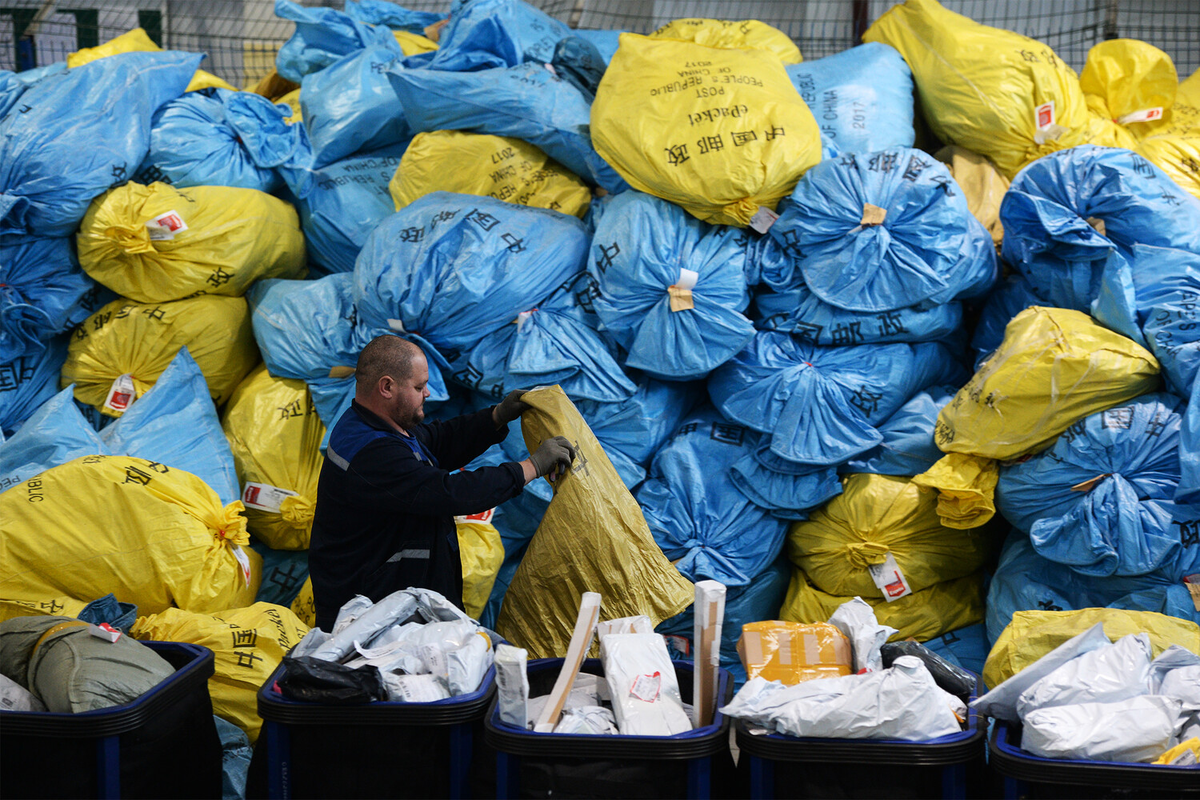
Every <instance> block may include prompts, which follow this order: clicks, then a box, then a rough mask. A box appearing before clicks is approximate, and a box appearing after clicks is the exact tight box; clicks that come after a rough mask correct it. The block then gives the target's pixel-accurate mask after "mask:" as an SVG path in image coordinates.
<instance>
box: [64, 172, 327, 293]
mask: <svg viewBox="0 0 1200 800" xmlns="http://www.w3.org/2000/svg"><path fill="white" fill-rule="evenodd" d="M76 242H77V243H78V245H79V265H80V266H81V267H83V270H84V272H86V273H87V274H88V275H90V276H91V277H92V278H94V279H95V280H97V281H99V282H100V283H102V284H104V285H105V286H107V287H108V288H110V289H112V290H113V291H114V292H116V293H117V294H119V295H121V296H122V297H128V298H130V299H131V300H136V301H138V302H139V303H165V302H169V301H171V300H179V299H180V298H184V297H191V296H193V295H196V294H216V295H230V296H234V297H240V296H241V295H243V294H245V292H246V290H247V289H249V288H250V284H252V283H254V281H256V280H259V279H260V278H302V277H304V274H305V266H304V234H303V233H301V232H300V217H299V216H298V215H297V214H296V209H295V208H294V207H293V206H292V205H291V204H290V203H285V202H284V201H282V200H280V199H279V198H278V197H272V196H271V195H269V194H266V193H265V192H260V191H258V190H257V189H236V188H232V187H229V186H193V187H191V188H189V189H176V188H175V187H174V186H171V185H170V184H167V183H157V182H156V183H152V184H150V185H149V186H143V185H141V184H140V183H126V184H124V185H122V186H118V187H117V188H115V189H109V190H108V191H107V192H105V193H104V194H102V195H100V196H99V197H97V198H96V199H95V200H93V201H92V204H91V205H90V206H89V207H88V210H87V214H85V215H84V217H83V222H82V223H80V226H79V234H78V235H77V236H76Z"/></svg>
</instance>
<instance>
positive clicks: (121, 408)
mask: <svg viewBox="0 0 1200 800" xmlns="http://www.w3.org/2000/svg"><path fill="white" fill-rule="evenodd" d="M136 399H137V389H135V388H134V386H133V376H132V375H130V374H129V373H128V372H127V373H125V374H124V375H119V376H117V379H116V380H115V381H113V384H112V388H110V389H109V390H108V397H106V398H104V407H105V408H107V409H109V410H111V411H117V412H120V413H122V414H123V413H125V410H126V409H127V408H129V406H130V404H131V403H132V402H133V401H134V400H136Z"/></svg>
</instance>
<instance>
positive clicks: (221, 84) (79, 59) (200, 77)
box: [66, 28, 237, 92]
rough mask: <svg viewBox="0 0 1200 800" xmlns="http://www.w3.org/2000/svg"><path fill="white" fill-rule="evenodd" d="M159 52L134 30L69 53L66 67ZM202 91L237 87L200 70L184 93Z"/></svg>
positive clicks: (72, 67) (150, 41)
mask: <svg viewBox="0 0 1200 800" xmlns="http://www.w3.org/2000/svg"><path fill="white" fill-rule="evenodd" d="M158 52H162V48H161V47H159V46H158V45H157V44H155V43H154V40H153V39H151V38H150V35H149V34H148V33H146V31H145V29H143V28H134V29H133V30H129V31H126V32H125V33H122V34H121V35H120V36H114V37H113V38H111V39H109V40H108V41H107V42H105V43H104V44H101V45H97V46H96V47H84V48H81V49H79V50H76V51H75V52H73V53H68V54H67V62H66V66H67V68H68V69H77V68H78V67H82V66H83V65H84V64H90V63H92V62H93V61H97V60H99V59H102V58H108V57H110V56H116V55H120V54H122V53H158ZM201 89H227V90H230V91H236V89H237V87H236V86H232V85H230V84H229V83H227V82H226V81H224V80H222V79H221V78H218V77H217V76H216V75H213V74H212V73H211V72H205V71H204V70H202V69H198V70H196V71H195V73H193V74H192V79H191V81H189V82H188V85H187V88H186V89H185V90H184V91H186V92H195V91H199V90H201Z"/></svg>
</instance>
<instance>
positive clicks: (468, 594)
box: [454, 508, 504, 619]
mask: <svg viewBox="0 0 1200 800" xmlns="http://www.w3.org/2000/svg"><path fill="white" fill-rule="evenodd" d="M495 515H496V509H494V508H493V509H489V510H487V511H484V512H482V513H479V514H468V515H466V516H462V517H455V518H454V527H455V528H457V529H458V552H459V555H460V556H461V557H462V576H463V609H464V610H465V611H466V612H467V615H468V616H470V617H471V619H479V616H480V615H481V614H483V609H484V606H486V605H487V601H488V598H489V597H491V596H492V586H493V585H494V584H495V583H496V573H498V572H499V571H500V565H501V564H503V563H504V542H503V541H501V539H500V531H498V530H496V526H495V525H493V524H492V517H494V516H495Z"/></svg>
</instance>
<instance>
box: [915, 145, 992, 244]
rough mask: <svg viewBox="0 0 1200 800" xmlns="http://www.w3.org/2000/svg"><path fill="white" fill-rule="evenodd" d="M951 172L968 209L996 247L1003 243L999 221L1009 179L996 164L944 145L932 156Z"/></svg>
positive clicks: (960, 148) (964, 149) (966, 150)
mask: <svg viewBox="0 0 1200 800" xmlns="http://www.w3.org/2000/svg"><path fill="white" fill-rule="evenodd" d="M933 157H934V158H936V159H937V160H938V161H941V162H942V163H943V164H945V165H946V166H947V167H949V169H950V174H951V176H953V177H954V182H955V183H957V184H958V187H959V188H960V189H962V192H963V196H964V197H965V198H966V199H967V210H969V211H970V212H971V216H973V217H975V219H977V220H979V222H980V224H981V225H983V227H985V228H987V230H988V233H990V234H991V235H992V242H993V243H994V244H995V245H996V248H997V249H999V248H1000V243H1001V242H1002V241H1004V225H1003V224H1002V223H1001V222H1000V201H1001V200H1003V199H1004V193H1005V192H1007V191H1008V185H1009V180H1008V178H1006V177H1004V176H1003V175H1002V174H1000V170H998V169H996V165H995V164H994V163H992V161H991V160H990V159H988V158H984V157H983V156H981V155H979V154H978V153H972V152H971V151H970V150H968V149H966V148H965V147H956V146H954V145H947V146H946V147H943V148H942V149H941V150H938V151H937V152H936V153H934V154H933Z"/></svg>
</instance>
